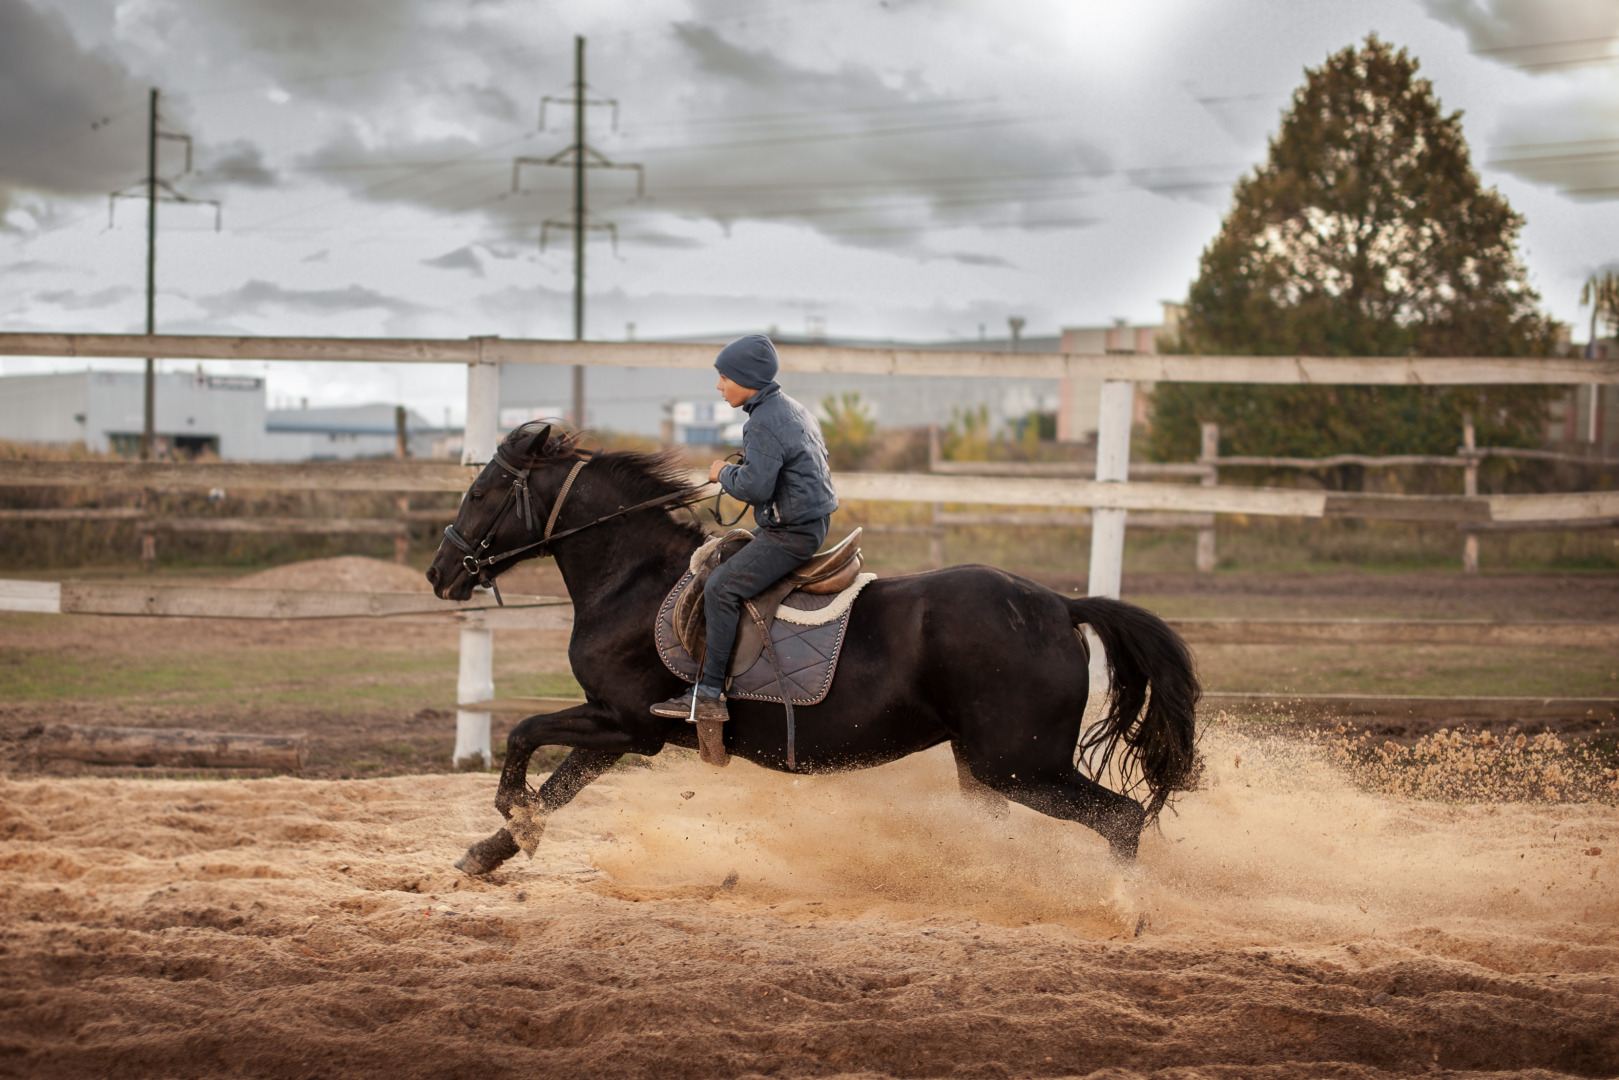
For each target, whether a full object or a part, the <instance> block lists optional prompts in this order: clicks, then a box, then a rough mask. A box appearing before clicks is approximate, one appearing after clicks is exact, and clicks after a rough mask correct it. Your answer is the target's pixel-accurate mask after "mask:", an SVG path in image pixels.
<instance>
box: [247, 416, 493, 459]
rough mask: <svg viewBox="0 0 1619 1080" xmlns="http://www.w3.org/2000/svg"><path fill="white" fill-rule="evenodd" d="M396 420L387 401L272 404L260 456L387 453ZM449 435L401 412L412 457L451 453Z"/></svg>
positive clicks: (457, 446)
mask: <svg viewBox="0 0 1619 1080" xmlns="http://www.w3.org/2000/svg"><path fill="white" fill-rule="evenodd" d="M397 423H398V421H397V419H396V406H393V405H388V404H371V405H339V406H319V407H316V408H313V409H311V408H308V407H305V408H298V409H272V410H271V411H270V412H269V413H267V414H266V415H265V421H264V428H265V435H264V458H263V460H265V461H348V460H351V459H354V458H378V457H392V456H394V453H395V451H396V449H397V444H398V429H397ZM513 426H514V427H515V426H516V425H513ZM451 434H452V433H450V432H447V431H445V430H444V429H443V428H439V427H434V426H433V425H432V424H430V423H429V422H428V421H427V420H425V419H423V418H422V417H421V416H420V415H418V414H417V413H414V412H410V411H408V410H407V411H406V413H405V445H406V448H407V450H408V452H409V453H410V456H411V457H448V456H450V453H449V443H450V441H451V440H450V439H449V436H450V435H451ZM453 435H454V436H455V438H454V442H455V452H456V453H460V432H459V431H456V432H454V433H453Z"/></svg>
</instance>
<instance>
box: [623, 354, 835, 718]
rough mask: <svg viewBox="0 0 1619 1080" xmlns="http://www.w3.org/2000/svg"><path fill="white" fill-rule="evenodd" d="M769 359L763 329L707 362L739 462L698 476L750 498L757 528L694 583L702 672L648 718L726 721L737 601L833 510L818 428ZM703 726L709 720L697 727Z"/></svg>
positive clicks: (802, 550)
mask: <svg viewBox="0 0 1619 1080" xmlns="http://www.w3.org/2000/svg"><path fill="white" fill-rule="evenodd" d="M779 366H780V362H779V361H778V360H777V358H776V347H775V346H774V345H772V344H771V343H770V339H769V338H767V337H765V336H764V335H763V334H749V335H748V336H747V337H742V338H738V339H737V340H735V341H733V342H731V343H730V344H729V345H727V346H725V348H723V349H721V350H720V354H719V356H718V357H716V358H715V360H714V367H715V368H717V369H718V370H719V373H720V379H719V385H718V390H719V392H720V394H721V395H722V396H723V397H724V398H725V401H726V404H728V405H730V406H731V407H732V408H733V409H735V408H740V409H741V410H742V411H743V412H745V413H747V414H748V422H747V424H746V425H745V426H744V427H743V428H742V463H741V464H740V465H727V464H726V463H725V462H723V461H716V462H714V463H713V464H712V465H710V466H709V468H708V479H709V482H710V483H713V482H715V481H718V482H719V485H720V487H722V488H723V489H724V490H725V493H726V494H727V495H729V496H731V497H732V498H733V499H737V500H739V501H741V502H746V503H752V504H753V519H754V521H756V522H758V525H759V527H758V528H757V529H755V530H753V536H754V539H753V541H752V542H751V543H749V544H747V545H746V546H745V547H743V548H742V550H741V551H739V552H737V553H736V554H735V555H733V556H731V557H730V558H729V559H727V560H725V561H724V562H722V563H720V565H719V566H718V567H716V568H715V569H714V570H713V572H712V573H710V574H709V576H708V583H707V584H706V585H705V586H704V587H703V614H704V616H705V618H706V619H707V621H708V651H707V655H706V656H705V658H704V661H703V671H702V674H701V676H700V677H699V679H698V682H697V685H696V686H694V687H692V688H691V689H689V690H687V691H686V692H685V693H684V694H681V695H680V696H678V697H675V698H671V699H670V700H668V701H665V702H662V703H660V704H658V705H654V706H652V712H653V713H654V714H655V715H657V716H665V717H679V718H681V719H695V720H696V721H698V722H703V721H713V720H718V721H725V720H729V719H730V713H729V712H728V711H727V709H726V707H725V694H724V690H725V674H726V669H727V668H728V667H729V666H730V662H731V648H732V646H733V645H734V644H735V643H736V626H737V619H738V617H739V612H740V609H741V605H742V602H743V601H744V600H749V599H752V598H753V597H755V596H758V595H759V594H760V593H762V592H764V591H765V590H766V589H768V588H770V586H772V585H774V584H775V583H776V582H778V581H780V580H781V579H782V578H783V577H785V576H786V575H787V574H788V573H789V572H790V571H792V570H795V569H797V567H798V566H799V564H800V563H802V562H804V561H805V560H806V559H808V558H809V557H810V556H811V555H814V554H815V553H816V552H817V551H818V550H820V547H821V544H822V543H823V542H825V540H826V533H827V529H828V527H829V526H830V525H831V517H832V511H834V510H836V509H837V508H838V497H837V494H836V493H835V492H833V490H832V470H831V467H830V466H829V465H828V464H827V460H826V443H825V442H823V441H822V439H821V426H820V424H818V423H817V422H816V420H815V417H814V416H812V415H810V413H809V411H808V410H806V409H805V408H804V406H802V405H800V404H799V403H798V402H796V401H794V400H793V399H792V398H790V397H788V396H787V395H786V394H784V393H782V392H781V386H780V384H778V383H777V382H776V371H777V369H778V368H779ZM694 694H695V695H696V698H697V708H696V713H695V716H693V710H692V696H693V695H694ZM705 729H709V725H707V724H704V727H703V728H700V729H699V731H700V732H703V731H705ZM712 730H718V729H717V728H716V729H712Z"/></svg>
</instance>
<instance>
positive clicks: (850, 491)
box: [0, 333, 1619, 762]
mask: <svg viewBox="0 0 1619 1080" xmlns="http://www.w3.org/2000/svg"><path fill="white" fill-rule="evenodd" d="M713 352H714V349H713V346H711V345H706V344H664V343H657V342H645V343H638V342H618V343H608V342H561V341H533V340H506V339H501V338H497V337H477V338H468V339H461V340H448V339H394V338H370V339H359V338H306V337H230V336H204V335H173V334H161V335H139V334H54V333H6V334H0V355H13V356H57V357H133V358H141V357H154V356H155V357H164V358H174V359H196V360H293V361H331V362H356V361H358V362H383V363H438V364H442V363H453V364H464V365H466V368H467V423H466V432H465V438H464V440H463V450H462V462H463V464H464V465H479V464H482V463H484V462H487V461H488V460H489V459H490V457H491V456H492V454H493V452H494V447H495V443H496V438H497V435H498V424H497V419H498V416H499V405H500V402H499V388H500V380H499V372H500V368H499V365H501V364H508V363H510V364H564V365H585V366H604V365H605V366H629V367H661V368H698V369H705V368H708V367H709V366H710V365H711V364H712V362H713ZM781 358H782V366H783V368H784V369H786V370H788V371H820V372H850V373H861V374H878V375H896V376H920V375H927V376H956V377H961V376H968V377H977V378H1003V379H1004V378H1050V379H1090V380H1101V382H1102V393H1101V407H1100V410H1099V414H1098V425H1097V427H1098V430H1097V463H1096V470H1095V479H1094V480H1083V479H1065V478H1058V477H1048V478H1041V479H1034V478H1020V477H988V476H943V475H933V476H928V475H922V476H915V475H904V474H880V473H852V474H844V475H842V476H840V477H838V478H837V484H838V491H839V494H840V496H841V497H843V498H845V499H851V500H860V499H868V500H875V501H922V502H930V503H947V502H948V503H969V504H972V503H976V504H982V505H988V506H1013V507H1030V506H1044V507H1048V508H1056V509H1069V508H1086V509H1089V510H1090V511H1091V526H1092V529H1091V561H1090V572H1089V581H1090V590H1091V592H1092V593H1095V594H1099V595H1105V596H1113V597H1116V596H1118V594H1119V582H1120V577H1121V574H1122V570H1123V554H1124V527H1125V517H1126V513H1127V512H1128V511H1132V510H1135V511H1150V512H1155V513H1161V512H1171V513H1205V514H1207V513H1244V514H1279V515H1289V516H1298V517H1311V518H1323V517H1366V518H1383V519H1389V520H1406V521H1449V522H1458V523H1461V522H1465V523H1477V524H1479V525H1484V526H1488V525H1492V524H1503V523H1516V522H1539V521H1581V522H1583V521H1593V520H1596V519H1603V518H1614V517H1619V493H1613V492H1590V493H1581V494H1577V495H1518V496H1505V495H1496V496H1461V497H1452V498H1444V497H1439V498H1424V497H1419V496H1390V495H1337V494H1330V493H1325V492H1303V491H1283V490H1277V489H1264V488H1242V489H1235V488H1221V487H1215V486H1207V487H1202V486H1200V487H1182V486H1179V485H1161V484H1142V483H1138V482H1135V483H1133V482H1128V481H1127V476H1128V473H1129V459H1130V426H1131V418H1132V406H1133V401H1134V393H1135V391H1134V384H1135V383H1136V382H1143V381H1152V382H1156V381H1172V382H1202V383H1269V384H1293V385H1299V384H1316V385H1321V384H1341V385H1491V384H1496V385H1498V384H1550V385H1576V384H1619V358H1616V359H1605V358H1604V359H1585V358H1569V357H1556V358H1544V359H1541V358H1512V357H1441V358H1423V357H1395V358H1386V357H1304V356H1290V357H1274V356H1270V357H1266V356H1161V355H1113V354H1109V355H1101V356H1094V355H1077V354H1031V353H1004V352H987V351H986V352H955V351H934V350H918V349H853V348H840V347H831V346H793V347H786V348H783V349H781ZM1206 456H1213V455H1206ZM1138 475H1139V472H1138ZM468 482H469V481H468V473H467V470H465V469H460V470H456V469H455V467H453V466H418V465H413V464H407V463H398V462H364V463H344V464H342V465H340V466H337V467H332V468H328V467H323V466H310V465H303V466H246V465H235V464H231V463H220V464H217V465H214V464H207V465H190V466H180V465H165V464H159V463H140V464H135V465H132V466H130V467H127V468H126V467H124V466H123V465H111V466H108V465H100V464H91V463H77V462H28V463H21V462H8V463H4V467H3V468H0V486H8V485H17V484H22V485H33V484H67V485H68V486H124V487H145V488H160V489H161V488H165V487H182V488H185V487H207V488H214V487H220V488H226V489H229V488H231V487H236V488H250V487H254V488H274V487H280V488H282V489H284V490H309V489H312V488H319V489H324V490H371V491H394V492H407V491H460V490H464V489H465V488H466V486H467V484H468ZM418 485H419V486H418ZM1210 535H1212V533H1210ZM479 634H482V635H483V636H482V637H478V636H476V635H479ZM469 635H473V636H469ZM492 652H493V646H492V642H491V639H490V638H489V636H488V631H481V630H475V629H466V628H464V629H463V631H462V676H463V677H462V681H461V686H460V694H459V699H460V700H462V701H466V702H474V701H486V700H489V699H492V698H493V696H494V694H493V681H492V676H491V675H489V674H488V673H489V672H490V671H491V670H492V669H491V666H490V665H491V663H492V661H491V657H492ZM480 672H482V673H483V674H479V673H480ZM470 755H478V756H481V757H482V759H483V760H484V761H485V762H488V761H489V760H490V754H489V714H488V712H487V711H479V710H468V709H462V710H459V711H458V718H457V737H456V750H455V756H456V758H457V759H460V758H462V757H464V756H470Z"/></svg>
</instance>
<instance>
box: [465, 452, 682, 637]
mask: <svg viewBox="0 0 1619 1080" xmlns="http://www.w3.org/2000/svg"><path fill="white" fill-rule="evenodd" d="M589 461H590V459H589V458H581V459H580V460H579V461H577V462H575V463H574V466H573V468H572V469H571V470H569V472H568V478H567V479H566V480H564V481H563V482H562V490H561V491H559V492H557V501H556V502H555V503H553V504H552V505H551V513H550V515H549V516H548V517H547V518H546V521H545V531H544V532H543V533H542V534H541V535H540V538H539V539H538V540H535V541H533V542H531V543H527V544H523V545H521V546H519V547H514V548H508V549H507V550H505V551H501V552H497V553H495V554H493V555H487V554H485V552H487V551H488V550H489V545H490V543H491V542H492V541H493V540H494V538H495V530H496V529H497V528H499V527H500V522H501V519H503V518H504V517H505V516H506V512H507V511H508V510H510V509H512V507H514V506H521V507H522V512H523V524H525V525H526V526H528V531H529V533H530V535H532V534H533V533H534V532H535V531H536V530H535V527H534V507H533V503H532V501H531V499H530V495H529V480H528V474H529V469H531V468H532V466H529V467H528V468H519V467H517V466H516V465H515V464H513V463H512V462H510V461H508V460H507V459H506V457H505V456H504V455H503V454H501V452H500V451H499V450H496V451H495V456H494V464H496V465H498V466H500V467H501V468H502V469H504V470H505V471H506V472H508V473H510V474H511V475H512V486H511V488H510V490H508V491H507V492H506V498H505V499H504V500H502V501H501V504H500V509H499V510H497V511H495V516H494V518H493V519H492V520H491V521H490V522H489V527H488V528H487V529H485V530H484V533H483V539H482V540H480V541H479V542H478V544H477V546H476V547H475V546H473V545H472V544H470V543H468V542H467V540H466V538H464V537H463V536H462V535H461V534H460V533H459V532H457V531H456V528H455V526H454V525H453V524H451V525H446V526H444V538H445V539H446V540H448V541H449V542H450V543H452V544H454V545H455V546H456V548H458V549H459V550H460V551H461V552H462V558H461V565H462V566H464V567H466V570H467V573H469V574H471V575H472V576H473V577H475V578H477V580H478V584H479V585H481V586H483V587H484V588H486V589H492V590H493V591H494V594H495V603H497V604H499V605H500V606H501V607H505V606H506V601H505V600H503V599H501V596H500V586H499V585H498V584H496V582H495V579H494V578H492V577H490V576H489V573H488V571H489V568H490V567H491V566H493V565H494V564H495V563H497V562H501V561H502V560H504V559H510V558H512V557H514V556H517V555H521V554H523V553H524V552H528V551H533V550H534V549H535V548H542V547H545V546H546V545H548V544H550V543H551V542H553V541H556V540H561V539H562V538H563V537H565V536H572V535H573V534H574V533H580V532H584V531H585V530H586V529H589V528H593V527H595V526H597V525H600V524H602V523H603V522H606V521H611V520H613V519H614V518H617V517H623V516H624V515H625V514H633V513H635V512H637V511H639V510H651V509H653V508H664V509H671V510H678V509H680V508H681V507H685V506H695V505H696V504H697V503H699V502H701V501H702V500H703V498H705V496H703V495H698V494H695V493H696V492H700V491H702V490H703V489H704V488H706V487H708V485H707V484H699V485H697V486H696V487H688V488H684V489H682V490H680V491H677V492H674V493H673V494H671V495H660V496H658V497H657V498H654V499H648V500H646V501H645V502H639V503H636V504H635V505H634V506H622V507H620V508H618V509H617V510H614V511H613V512H612V513H611V514H603V515H602V516H601V517H599V518H596V519H595V520H594V521H587V522H585V523H584V524H583V525H578V526H575V527H574V528H571V529H563V530H562V531H561V532H555V531H554V530H555V529H556V524H557V518H558V517H559V516H560V515H561V514H562V504H563V503H565V502H567V501H568V493H569V492H571V491H572V490H573V482H574V481H575V480H576V479H578V477H579V472H580V470H581V469H583V468H584V467H585V465H586V464H588V463H589Z"/></svg>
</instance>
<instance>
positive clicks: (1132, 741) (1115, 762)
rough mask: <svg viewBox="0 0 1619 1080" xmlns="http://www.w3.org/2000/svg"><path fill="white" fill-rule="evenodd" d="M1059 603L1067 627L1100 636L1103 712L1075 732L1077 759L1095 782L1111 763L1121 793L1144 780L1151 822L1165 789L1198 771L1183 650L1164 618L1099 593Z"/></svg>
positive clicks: (1192, 692) (1189, 671) (1196, 690)
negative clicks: (1105, 687)
mask: <svg viewBox="0 0 1619 1080" xmlns="http://www.w3.org/2000/svg"><path fill="white" fill-rule="evenodd" d="M1067 604H1068V614H1069V615H1070V616H1071V617H1072V618H1073V620H1074V625H1075V626H1076V627H1078V626H1079V625H1080V624H1081V623H1085V624H1089V626H1090V627H1091V629H1092V630H1094V631H1096V636H1097V637H1098V638H1100V639H1101V642H1102V648H1103V650H1104V651H1105V652H1106V654H1107V670H1108V676H1109V681H1110V682H1111V683H1112V686H1111V688H1110V691H1109V694H1108V704H1107V715H1106V716H1104V717H1103V718H1102V721H1101V723H1099V724H1097V725H1095V726H1094V727H1092V728H1091V729H1090V731H1088V732H1086V733H1085V734H1083V735H1082V736H1081V737H1080V740H1079V752H1080V757H1081V760H1082V761H1084V762H1086V764H1087V767H1088V768H1089V769H1090V771H1091V775H1092V776H1093V777H1095V778H1097V779H1100V778H1101V776H1102V775H1103V774H1104V773H1106V772H1107V770H1108V767H1109V766H1110V765H1111V766H1113V767H1115V768H1116V769H1117V772H1118V775H1119V778H1120V779H1121V780H1122V781H1123V784H1124V787H1125V792H1126V793H1127V794H1128V793H1130V792H1131V791H1132V789H1135V788H1137V787H1139V786H1141V785H1142V784H1145V785H1146V788H1147V799H1146V800H1145V809H1146V811H1147V820H1148V821H1152V820H1154V819H1156V818H1157V816H1158V812H1159V811H1160V810H1162V809H1163V808H1164V807H1165V805H1167V804H1168V803H1169V800H1170V798H1171V795H1172V793H1173V792H1176V791H1191V790H1192V789H1193V788H1194V787H1196V783H1197V775H1198V773H1199V772H1200V762H1199V760H1198V755H1197V725H1196V716H1195V713H1196V709H1197V700H1198V698H1199V697H1201V696H1202V693H1203V688H1202V687H1201V686H1200V685H1199V684H1198V681H1197V672H1196V670H1195V669H1194V668H1193V665H1192V654H1191V651H1190V650H1189V649H1187V647H1186V642H1184V641H1182V640H1181V636H1180V635H1179V634H1177V633H1175V631H1173V630H1171V629H1170V628H1169V626H1168V624H1166V623H1165V622H1164V620H1162V619H1160V618H1159V617H1158V616H1156V615H1154V614H1152V613H1151V612H1150V611H1144V610H1142V609H1141V608H1138V607H1136V606H1135V605H1133V604H1126V603H1123V602H1122V601H1119V600H1109V599H1107V598H1106V597H1101V596H1087V597H1083V598H1081V599H1078V600H1068V601H1067ZM1149 690H1150V691H1151V694H1150V696H1149V693H1148V691H1149ZM1143 705H1145V707H1146V708H1145V711H1143V708H1142V707H1143ZM1121 742H1122V744H1123V746H1122V747H1121V745H1120V744H1121Z"/></svg>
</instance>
